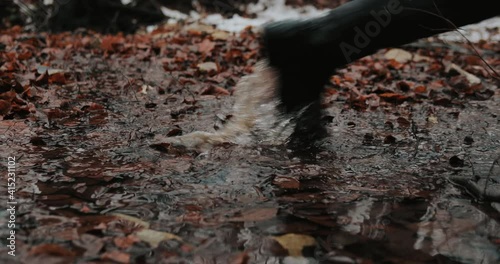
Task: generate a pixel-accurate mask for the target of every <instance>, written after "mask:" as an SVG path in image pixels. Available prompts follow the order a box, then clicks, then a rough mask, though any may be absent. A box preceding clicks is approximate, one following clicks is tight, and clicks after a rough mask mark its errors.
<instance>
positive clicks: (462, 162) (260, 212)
mask: <svg viewBox="0 0 500 264" xmlns="http://www.w3.org/2000/svg"><path fill="white" fill-rule="evenodd" d="M493 58H494V59H495V57H493ZM495 60H496V61H497V60H498V57H496V59H495ZM68 61H72V62H73V63H74V62H75V61H76V62H77V63H76V66H75V65H73V64H72V65H71V66H69V67H70V68H71V69H72V71H73V73H75V72H76V74H77V73H78V69H80V70H82V71H84V72H86V75H85V76H84V77H83V79H81V80H75V81H74V82H70V83H68V84H65V85H59V86H58V85H54V84H51V85H48V86H46V87H44V88H40V87H33V88H32V89H33V90H34V91H33V92H34V93H35V92H36V96H33V98H31V99H29V98H28V99H26V100H28V101H30V100H31V102H33V103H34V106H35V108H36V110H34V111H31V112H30V113H29V114H27V115H25V116H20V114H19V112H13V114H12V115H11V116H10V118H4V120H3V121H1V123H0V130H1V131H2V136H1V138H0V139H1V142H2V149H4V151H2V158H4V160H6V159H7V157H8V156H15V157H16V176H17V177H16V179H17V182H16V184H17V187H18V189H17V191H16V193H15V199H16V200H17V201H18V202H19V204H18V207H17V212H16V213H17V214H16V215H17V218H16V221H17V222H16V223H17V227H16V229H15V230H16V257H15V258H11V257H9V256H8V255H7V252H8V251H9V250H8V249H7V248H6V247H5V246H3V247H2V249H1V250H0V252H1V257H0V259H1V260H2V262H4V261H5V262H11V263H12V262H13V261H14V262H20V263H74V262H76V263H129V262H132V263H498V262H499V261H500V226H499V220H500V199H498V190H499V189H500V188H499V182H500V164H498V159H499V157H500V93H499V92H498V89H497V88H496V84H495V82H494V81H492V79H491V78H490V79H488V78H487V77H484V79H483V83H484V87H485V89H486V91H491V93H488V92H485V93H488V94H489V97H488V98H481V100H478V99H477V98H471V97H466V96H455V97H453V96H452V97H450V98H452V99H448V97H443V98H441V99H436V98H433V97H432V95H429V97H428V98H427V97H425V98H423V99H422V100H420V101H411V100H402V101H400V100H401V98H399V97H394V96H392V95H385V97H384V96H381V98H386V97H391V96H392V97H391V98H392V100H396V101H397V103H393V102H388V103H383V104H380V105H377V107H376V108H374V107H371V108H370V107H368V108H369V109H360V106H359V104H358V103H359V102H361V101H359V102H358V101H355V100H354V101H353V100H352V98H351V99H349V98H347V99H346V96H344V95H345V94H348V93H347V92H345V93H344V92H343V91H344V90H343V89H344V88H345V89H348V88H349V87H348V86H349V85H350V84H349V83H350V82H349V81H348V82H347V83H346V84H345V85H346V86H345V87H344V86H343V85H344V83H343V82H342V85H340V86H335V81H334V82H333V86H332V87H333V89H336V90H338V91H339V92H338V93H337V92H335V93H334V92H331V93H332V94H333V97H331V98H332V99H331V100H330V101H329V104H327V105H325V114H326V118H325V120H326V121H327V125H326V126H327V129H328V132H329V134H330V136H329V137H327V138H326V139H325V140H324V141H323V142H322V143H321V144H320V147H319V148H318V149H315V150H314V151H312V150H307V151H291V150H289V149H287V147H286V145H285V144H277V145H269V144H268V145H265V144H260V143H259V142H253V143H252V144H246V145H238V144H231V143H227V144H220V145H217V146H214V147H213V148H212V149H210V150H208V151H205V152H200V151H196V150H190V149H183V148H169V149H163V150H160V151H159V150H157V149H155V148H152V147H151V144H153V143H154V140H155V136H157V135H169V136H175V135H178V134H181V133H187V132H192V131H197V130H202V131H213V130H214V126H219V125H220V123H221V116H226V115H227V114H230V108H231V105H232V103H233V101H234V98H233V97H232V96H228V95H224V94H222V95H221V94H217V95H214V92H213V91H212V92H208V93H205V94H203V92H200V86H196V85H194V84H193V85H190V83H189V82H188V81H184V83H182V81H180V82H179V79H175V78H173V77H172V75H167V74H166V73H165V69H164V67H162V65H161V64H160V63H157V62H155V61H154V59H151V61H148V62H144V61H140V60H136V59H133V58H132V59H128V58H125V59H123V58H116V57H112V58H107V59H103V58H101V56H100V55H99V56H95V57H93V56H91V55H89V56H88V57H87V58H76V59H75V58H72V59H71V60H63V61H62V62H66V63H67V62H68ZM78 62H82V63H84V64H83V66H79V65H78ZM388 63H392V64H394V62H392V61H391V62H388ZM249 64H252V62H249ZM89 65H90V66H91V67H92V68H91V69H92V70H91V71H89V70H88V69H86V68H85V67H90V66H89ZM497 65H498V64H497ZM52 67H55V65H52ZM240 67H241V68H240V69H243V66H240ZM354 67H356V66H354ZM350 69H351V70H350V72H354V73H355V72H356V68H350ZM400 70H401V71H403V72H405V69H400ZM241 72H243V70H242V71H241ZM241 72H240V74H239V75H240V76H241V75H243V74H241ZM409 74H412V72H410V73H409ZM351 75H352V73H349V71H348V72H347V73H346V72H343V73H342V72H341V73H339V76H343V77H345V78H346V79H348V78H352V76H351ZM403 75H404V74H403ZM427 76H430V77H426V78H429V79H430V80H435V79H444V80H447V79H446V78H448V77H445V76H443V73H437V74H434V75H433V73H429V74H427ZM169 78H170V79H169ZM176 78H177V77H176ZM193 78H194V79H196V78H201V77H199V76H196V77H193ZM213 78H216V77H213ZM77 79H78V78H77ZM173 79H175V80H177V81H178V83H177V84H165V83H164V82H166V81H171V80H173ZM397 79H398V78H396V80H397ZM400 79H404V76H403V77H401V78H400ZM138 80H139V81H138ZM236 80H237V78H236ZM134 81H135V82H138V84H137V83H135V84H134ZM374 81H375V82H377V80H374ZM391 82H392V81H391ZM416 82H418V78H417V80H416ZM186 83H187V84H188V85H185V84H186ZM148 85H150V86H148ZM391 85H393V86H394V85H395V84H394V83H392V84H391ZM399 85H401V84H399ZM170 87H173V88H172V89H171V90H170ZM159 88H160V89H159ZM162 89H164V91H162ZM411 89H413V87H411ZM443 89H444V88H443ZM488 89H489V90H488ZM165 91H166V92H165ZM483 91H485V90H481V92H483ZM378 94H383V93H378ZM444 94H446V93H444ZM477 94H484V93H480V92H477ZM477 94H475V95H477ZM394 98H395V99H394ZM429 98H430V99H429ZM386 99H387V98H386ZM389 99H390V98H389ZM389 101H390V100H389ZM361 108H363V107H361ZM222 119H223V118H222ZM2 166H3V167H2V169H3V171H6V170H7V168H6V167H5V166H4V164H2ZM484 182H487V192H486V193H487V194H489V195H487V197H482V196H481V193H484V192H483V191H484V188H482V186H484ZM464 186H466V187H464ZM474 186H476V188H474ZM1 190H2V194H1V195H4V194H6V193H7V190H6V189H5V187H4V186H2V188H1ZM478 190H479V192H478ZM478 194H479V195H478ZM2 200H3V198H2ZM3 206H5V204H2V207H3ZM0 215H1V219H2V237H7V232H9V230H6V229H5V227H6V223H4V221H5V219H7V217H8V211H6V210H2V211H1V213H0ZM4 242H5V241H4ZM4 242H2V243H4Z"/></svg>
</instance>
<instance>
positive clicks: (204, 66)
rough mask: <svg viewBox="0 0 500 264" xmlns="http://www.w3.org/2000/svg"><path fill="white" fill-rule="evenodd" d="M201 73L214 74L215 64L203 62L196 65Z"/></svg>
mask: <svg viewBox="0 0 500 264" xmlns="http://www.w3.org/2000/svg"><path fill="white" fill-rule="evenodd" d="M197 67H198V69H199V70H200V71H201V72H216V71H217V69H218V68H217V64H216V63H215V62H203V63H200V64H198V65H197Z"/></svg>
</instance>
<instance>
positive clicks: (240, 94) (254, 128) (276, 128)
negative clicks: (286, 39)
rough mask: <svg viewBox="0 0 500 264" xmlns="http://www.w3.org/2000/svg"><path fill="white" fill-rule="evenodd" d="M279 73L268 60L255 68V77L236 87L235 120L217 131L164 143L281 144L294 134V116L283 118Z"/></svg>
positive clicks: (188, 145)
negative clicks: (279, 91)
mask: <svg viewBox="0 0 500 264" xmlns="http://www.w3.org/2000/svg"><path fill="white" fill-rule="evenodd" d="M277 78H278V74H277V73H276V71H275V70H274V69H273V68H272V67H270V66H269V65H268V63H267V62H266V61H260V62H258V63H257V64H256V66H255V71H254V73H253V74H251V75H248V76H245V77H243V78H242V79H241V80H240V81H239V82H238V84H237V85H236V87H235V93H234V96H235V100H236V101H235V104H234V106H233V109H232V112H233V113H232V115H233V117H232V118H231V119H230V120H229V121H228V123H227V124H226V125H225V126H224V127H223V128H222V129H220V130H218V131H215V132H202V131H196V132H193V133H190V134H186V135H183V136H179V137H173V138H167V139H164V140H163V142H164V143H170V144H173V145H176V146H184V147H186V148H190V149H199V150H206V149H209V148H211V147H212V146H214V145H217V144H220V143H227V142H229V143H235V144H250V143H261V144H281V143H283V142H285V141H286V139H287V138H288V137H289V136H290V135H291V133H292V132H293V128H294V126H293V124H292V122H291V120H292V117H285V116H283V115H281V114H280V113H279V111H278V109H277V106H278V104H279V101H278V98H277V96H276V93H277V87H278V86H277V81H278V80H277Z"/></svg>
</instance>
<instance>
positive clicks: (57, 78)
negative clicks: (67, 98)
mask: <svg viewBox="0 0 500 264" xmlns="http://www.w3.org/2000/svg"><path fill="white" fill-rule="evenodd" d="M49 83H55V84H66V77H65V76H64V73H63V72H58V73H54V74H52V75H50V76H49Z"/></svg>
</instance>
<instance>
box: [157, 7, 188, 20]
mask: <svg viewBox="0 0 500 264" xmlns="http://www.w3.org/2000/svg"><path fill="white" fill-rule="evenodd" d="M161 12H162V13H163V15H165V16H166V17H169V18H170V19H176V20H183V19H187V18H189V16H188V15H186V14H184V13H182V12H179V11H177V10H173V9H169V8H166V7H164V6H162V7H161Z"/></svg>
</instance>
